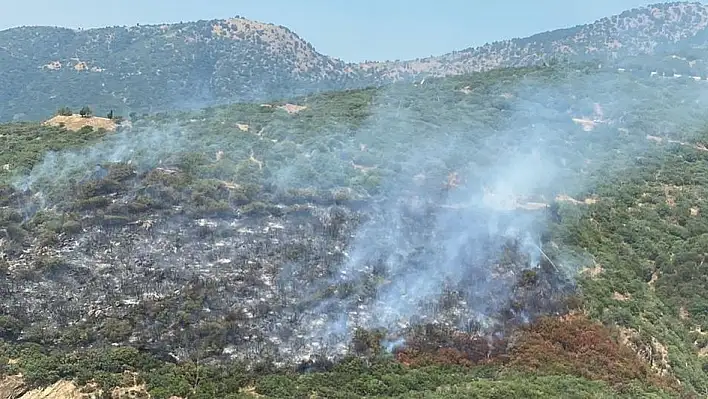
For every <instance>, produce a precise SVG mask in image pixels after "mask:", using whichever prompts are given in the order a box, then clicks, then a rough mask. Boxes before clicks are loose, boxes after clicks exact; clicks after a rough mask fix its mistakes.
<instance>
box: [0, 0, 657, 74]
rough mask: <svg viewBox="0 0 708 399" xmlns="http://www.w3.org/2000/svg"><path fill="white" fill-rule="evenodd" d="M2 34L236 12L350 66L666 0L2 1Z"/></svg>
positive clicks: (518, 33) (578, 21) (478, 42)
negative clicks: (34, 27)
mask: <svg viewBox="0 0 708 399" xmlns="http://www.w3.org/2000/svg"><path fill="white" fill-rule="evenodd" d="M3 2H4V3H6V4H3V5H2V12H0V30H3V29H7V28H11V27H16V26H24V25H49V26H63V27H69V28H79V27H80V28H84V29H88V28H92V27H101V26H113V25H127V26H130V25H135V24H137V23H140V24H158V23H169V22H180V21H184V22H187V21H194V20H199V19H219V18H228V17H234V16H236V15H239V16H242V17H245V18H249V19H253V20H258V21H261V22H269V23H274V24H276V25H283V26H286V27H288V28H290V29H291V30H292V31H294V32H295V33H297V34H298V35H299V36H300V37H302V38H303V39H305V40H307V41H309V42H310V43H312V45H313V46H314V47H315V49H316V50H317V51H319V52H320V53H323V54H326V55H329V56H332V57H336V58H339V59H342V60H345V61H350V62H360V61H365V60H376V61H385V60H396V59H401V60H404V59H414V58H418V57H427V56H431V55H441V54H444V53H448V52H450V51H453V50H462V49H465V48H468V47H475V46H479V45H483V44H485V43H487V42H493V41H496V40H503V39H511V38H515V37H525V36H530V35H532V34H534V33H540V32H543V31H548V30H553V29H558V28H564V27H571V26H574V25H579V24H584V23H591V22H593V21H595V20H597V19H600V18H602V17H606V16H610V15H613V14H619V13H621V12H622V11H624V10H628V9H631V8H634V7H639V6H643V5H647V4H654V3H659V2H662V1H660V0H654V1H639V0H437V1H434V0H432V1H431V0H356V1H351V0H303V1H293V0H290V1H285V0H267V1H263V0H248V1H246V0H198V1H197V0H120V1H106V2H87V1H85V0H59V1H57V0H21V1H10V0H6V1H3Z"/></svg>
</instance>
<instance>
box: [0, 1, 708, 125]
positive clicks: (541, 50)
mask: <svg viewBox="0 0 708 399" xmlns="http://www.w3.org/2000/svg"><path fill="white" fill-rule="evenodd" d="M707 25H708V7H707V6H705V5H703V4H700V3H684V2H678V3H665V4H657V5H652V6H647V7H642V8H637V9H634V10H630V11H626V12H624V13H622V14H620V15H616V16H612V17H608V18H603V19H601V20H599V21H596V22H594V23H592V24H587V25H580V26H576V27H573V28H569V29H560V30H555V31H551V32H545V33H541V34H538V35H534V36H531V37H528V38H523V39H513V40H504V41H499V42H495V43H489V44H486V45H484V46H481V47H477V48H470V49H465V50H461V51H456V52H453V53H450V54H445V55H442V56H437V57H431V58H423V59H417V60H410V61H402V62H373V63H362V64H351V63H345V62H343V61H341V60H337V59H335V58H332V57H329V56H326V55H323V54H320V53H318V52H317V51H315V49H314V48H313V47H312V45H310V44H309V43H308V42H306V41H305V40H303V39H301V38H300V37H298V36H297V35H296V34H295V33H293V32H292V31H290V30H288V29H287V28H285V27H282V26H275V25H272V24H265V23H260V22H256V21H251V20H248V19H244V18H239V17H237V18H233V19H228V20H212V21H198V22H189V23H179V24H165V25H152V26H133V27H107V28H101V29H90V30H78V31H77V30H71V29H63V28H50V27H23V28H16V29H9V30H5V31H2V32H0V64H1V65H3V69H2V71H0V84H2V87H3V88H5V89H4V90H3V91H2V92H0V120H10V119H16V120H25V119H37V118H45V117H47V116H49V115H51V114H52V113H53V112H54V111H56V110H57V109H58V108H59V107H61V106H67V105H68V106H70V107H82V106H84V105H86V104H88V105H91V106H92V107H93V108H95V109H97V110H99V111H100V112H106V113H107V112H108V111H109V110H110V109H114V110H115V111H116V112H118V113H120V114H123V115H127V114H128V113H130V112H138V113H143V112H157V111H162V110H168V109H175V108H182V109H189V108H195V107H199V106H205V105H209V104H214V103H223V102H228V101H266V100H269V99H275V98H286V97H292V96H296V95H303V94H307V93H312V92H320V91H327V90H339V89H346V88H360V87H365V86H369V85H379V84H385V83H389V82H392V81H396V80H400V79H413V78H416V79H417V78H421V79H422V78H423V77H425V76H446V75H454V74H461V73H470V72H478V71H483V70H489V69H493V68H501V67H520V66H530V65H536V64H539V63H543V62H549V61H551V60H552V59H561V60H562V59H566V60H568V61H572V62H577V61H597V62H600V63H602V64H605V65H612V66H614V67H625V68H632V69H640V70H644V71H645V72H646V73H649V69H651V71H656V70H660V71H661V72H662V73H669V74H674V73H678V74H687V75H698V76H704V77H705V76H706V75H707V74H708V64H706V61H705V60H704V59H703V58H702V57H703V54H704V53H705V46H706V38H708V36H707V35H708V33H707V31H706V26H707Z"/></svg>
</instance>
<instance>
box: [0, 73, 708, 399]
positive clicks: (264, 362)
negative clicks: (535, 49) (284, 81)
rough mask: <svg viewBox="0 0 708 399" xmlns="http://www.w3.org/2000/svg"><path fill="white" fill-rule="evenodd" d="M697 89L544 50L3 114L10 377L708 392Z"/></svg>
mask: <svg viewBox="0 0 708 399" xmlns="http://www.w3.org/2000/svg"><path fill="white" fill-rule="evenodd" d="M702 93H703V86H702V83H701V82H696V81H694V80H692V79H658V78H653V77H649V76H643V77H640V76H636V75H631V74H621V73H616V71H608V70H605V69H597V68H596V66H594V65H589V66H587V65H586V66H583V65H579V66H572V67H565V66H561V65H557V66H553V67H537V68H525V69H500V70H493V71H489V72H484V73H479V74H472V75H462V76H457V77H447V78H433V79H428V80H427V81H426V82H425V83H424V84H422V85H411V84H409V83H405V82H404V83H397V84H393V85H391V86H386V87H382V88H378V89H374V88H371V89H366V90H353V91H345V92H333V93H326V94H318V95H310V96H302V97H296V98H291V99H289V100H288V102H287V103H285V102H272V103H267V104H262V103H251V104H235V105H228V106H219V107H211V108H205V109H202V110H195V111H190V112H171V113H159V114H154V115H148V116H145V117H141V118H136V119H135V120H134V121H133V124H132V126H123V127H120V128H118V129H117V131H115V132H108V131H106V130H101V129H99V130H92V129H88V128H84V129H81V130H79V131H76V132H69V131H66V130H63V129H62V128H60V127H57V126H44V125H41V124H36V123H11V124H5V125H1V126H0V145H1V146H2V148H6V149H9V151H3V152H1V153H0V165H3V167H2V168H1V169H0V180H1V181H2V182H3V184H4V185H3V186H2V187H0V195H1V196H0V206H1V207H2V212H1V213H0V217H2V219H1V221H0V226H4V227H2V230H0V234H2V235H1V236H0V237H2V238H0V246H1V247H0V250H1V251H2V252H1V253H2V254H3V258H2V260H1V261H0V267H2V269H3V271H4V274H3V275H2V276H1V277H0V292H2V295H3V298H4V301H3V303H2V313H1V314H2V317H0V334H2V335H1V336H2V344H1V345H0V359H3V361H2V362H0V364H3V365H4V366H3V367H2V368H0V371H1V372H2V374H3V375H5V376H7V377H6V379H5V380H4V381H3V383H0V392H13V394H15V395H16V396H18V395H19V394H21V393H22V392H26V391H28V390H29V389H31V388H33V387H50V389H55V390H56V389H68V390H72V389H74V390H76V389H78V388H76V387H84V388H82V389H83V390H84V391H92V392H98V391H99V390H102V391H103V392H113V390H115V389H116V387H125V388H126V389H128V387H133V388H134V389H136V390H138V391H139V392H143V394H144V392H145V391H147V392H149V393H150V395H152V397H155V398H169V397H171V396H172V395H177V396H178V397H182V398H185V397H189V398H214V397H227V398H237V397H244V398H246V397H253V396H258V395H265V396H266V397H274V398H293V397H295V398H306V397H313V396H316V397H328V398H354V397H364V396H370V397H388V398H394V397H421V398H422V397H426V398H438V397H439V398H442V397H445V398H450V397H460V398H463V397H489V398H492V397H499V396H504V397H531V398H533V397H538V398H546V397H563V398H568V397H571V398H572V397H578V398H584V397H627V398H633V397H677V396H685V397H702V396H705V395H706V393H708V376H707V375H706V372H705V369H706V364H707V363H706V360H705V357H704V356H705V352H706V349H705V348H706V344H707V343H708V341H707V340H706V339H705V333H704V331H708V317H706V312H705V302H706V299H705V284H704V278H703V277H702V276H703V275H705V270H704V268H705V267H706V266H705V263H704V262H703V258H704V257H705V252H706V248H705V241H704V239H705V235H706V234H708V222H707V221H706V213H705V212H704V210H703V208H704V198H706V196H707V195H708V193H706V188H705V187H707V186H706V183H708V181H706V179H705V178H706V174H705V172H704V171H705V170H706V166H708V165H707V163H708V151H706V146H705V145H706V142H707V140H708V135H707V133H706V130H705V128H706V121H708V118H707V116H708V115H706V113H705V111H704V110H705V109H706V108H705V106H704V105H705V101H706V99H705V97H704V96H703V95H702ZM287 104H290V105H289V106H286V105H287ZM289 111H290V112H289ZM294 111H297V112H294ZM578 120H580V121H587V122H583V123H578V122H577V121H578ZM20 374H21V375H22V377H18V375H20ZM57 381H65V382H60V383H59V384H58V385H52V384H56V383H57ZM69 381H70V382H69ZM135 387H137V388H135ZM118 397H120V396H118Z"/></svg>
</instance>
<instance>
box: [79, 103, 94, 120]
mask: <svg viewBox="0 0 708 399" xmlns="http://www.w3.org/2000/svg"><path fill="white" fill-rule="evenodd" d="M92 114H93V111H91V108H89V106H88V105H85V106H84V107H83V108H81V111H79V115H81V116H82V117H84V118H89V117H90V116H91V115H92Z"/></svg>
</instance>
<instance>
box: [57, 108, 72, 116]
mask: <svg viewBox="0 0 708 399" xmlns="http://www.w3.org/2000/svg"><path fill="white" fill-rule="evenodd" d="M73 114H74V113H73V112H72V111H71V108H69V107H61V108H59V110H58V111H57V115H61V116H71V115H73Z"/></svg>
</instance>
